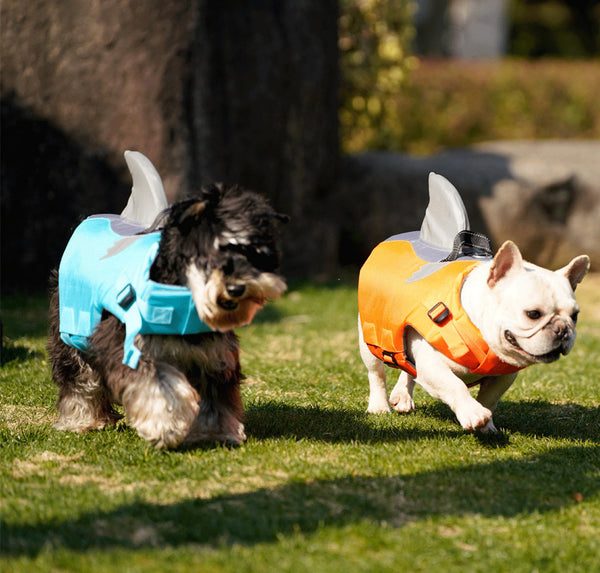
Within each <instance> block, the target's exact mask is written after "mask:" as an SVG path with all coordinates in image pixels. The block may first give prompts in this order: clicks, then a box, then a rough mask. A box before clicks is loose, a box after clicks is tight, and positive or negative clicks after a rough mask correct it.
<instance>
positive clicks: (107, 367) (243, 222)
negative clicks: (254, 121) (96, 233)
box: [48, 185, 287, 447]
mask: <svg viewBox="0 0 600 573" xmlns="http://www.w3.org/2000/svg"><path fill="white" fill-rule="evenodd" d="M285 220H287V217H286V216H284V215H280V214H278V213H276V212H275V211H274V210H273V209H272V208H271V207H270V206H269V205H268V204H267V203H266V202H265V201H264V199H262V198H261V197H260V196H259V195H257V194H255V193H252V192H249V191H245V190H243V189H241V188H240V187H237V186H235V187H223V186H221V185H212V186H210V187H208V188H206V189H204V190H203V191H202V192H201V194H200V196H199V197H196V198H191V199H187V200H184V201H181V202H178V203H175V204H174V205H172V206H171V207H170V208H169V209H168V210H167V211H166V212H165V213H163V214H162V215H161V216H160V217H159V218H158V219H157V221H156V222H155V224H154V225H153V227H152V228H151V229H150V230H155V229H156V228H160V229H161V231H162V235H161V240H160V243H159V249H158V254H157V256H156V258H155V260H154V263H153V264H152V267H151V270H150V278H151V279H152V280H154V281H156V282H161V283H165V284H174V285H188V283H189V280H190V276H189V269H190V267H191V266H192V267H194V268H196V269H197V270H198V273H197V274H199V275H201V276H202V277H204V279H205V280H206V284H207V285H208V284H209V283H210V284H211V285H212V288H211V289H208V290H206V292H211V293H212V292H213V291H214V292H216V293H217V294H216V295H215V298H216V300H210V301H209V303H210V309H211V312H214V313H215V317H213V318H214V320H215V324H217V325H220V326H219V328H218V330H219V331H216V332H211V333H208V334H198V335H192V336H158V335H152V336H144V337H143V342H142V344H141V346H142V357H141V359H140V363H139V365H138V368H137V369H136V370H132V369H131V368H129V367H128V366H126V365H124V364H123V363H122V361H123V342H124V338H125V327H124V325H123V324H122V323H121V322H120V321H119V320H118V319H117V318H115V317H114V316H112V315H110V314H108V313H107V314H106V316H105V317H104V318H103V320H102V321H101V322H100V324H99V325H98V327H97V328H96V330H95V331H94V333H93V334H92V336H91V338H90V341H89V342H90V344H89V351H88V352H86V353H82V352H80V351H78V350H76V349H74V348H72V347H70V346H67V345H65V344H64V343H63V342H62V340H61V338H60V331H59V330H60V329H59V292H58V275H57V273H54V275H53V278H52V283H53V293H52V297H51V304H50V333H49V343H48V350H49V355H50V359H51V365H52V376H53V378H54V380H55V382H56V384H57V386H58V391H59V396H58V403H57V408H58V410H59V420H58V422H57V424H56V425H57V427H58V428H59V429H66V430H74V431H86V430H89V429H99V428H103V427H105V426H107V425H110V424H113V423H114V422H115V421H116V420H117V419H118V417H119V416H118V414H117V413H116V412H115V410H114V409H113V405H114V404H121V405H123V408H124V410H125V414H126V415H127V417H128V419H129V422H130V423H131V424H132V425H133V426H134V427H136V429H137V430H138V432H139V433H140V434H141V435H142V436H143V437H144V438H146V439H147V440H148V441H149V442H150V443H153V444H154V445H156V446H157V447H174V446H177V445H179V444H180V443H182V442H183V443H186V444H190V443H195V442H199V441H223V442H230V443H236V444H237V443H240V442H241V441H242V440H243V439H244V438H245V436H244V432H243V425H242V417H243V406H242V402H241V398H240V393H239V385H240V382H241V380H242V373H241V369H240V363H239V343H238V339H237V336H236V335H235V334H234V332H233V327H235V326H238V323H240V324H241V323H244V322H249V320H251V319H252V317H253V316H254V312H256V310H257V309H258V308H259V307H260V306H262V304H263V303H264V301H265V300H266V299H268V298H274V297H276V296H279V295H280V294H281V293H282V292H283V290H285V283H284V282H283V280H282V279H281V277H280V276H279V274H278V272H277V270H278V267H279V250H278V247H277V231H278V223H279V222H282V221H285ZM200 286H202V285H200ZM196 287H197V288H200V287H198V285H196ZM194 300H195V301H196V299H194ZM196 306H197V309H198V312H199V314H200V317H201V318H202V319H203V320H204V321H205V322H207V323H209V322H208V320H209V318H205V317H204V315H203V314H202V313H203V309H202V308H198V302H197V301H196ZM245 309H249V310H247V311H246V310H245ZM242 311H243V312H242ZM206 316H209V317H211V316H212V315H211V314H210V312H207V313H206Z"/></svg>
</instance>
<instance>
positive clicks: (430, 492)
mask: <svg viewBox="0 0 600 573" xmlns="http://www.w3.org/2000/svg"><path fill="white" fill-rule="evenodd" d="M599 459H600V449H599V448H598V447H597V446H593V447H587V448H585V447H568V448H558V449H554V450H551V451H549V452H544V453H542V454H537V455H533V456H528V457H527V458H520V459H506V460H499V461H494V462H492V463H472V464H468V465H465V466H462V467H455V468H447V467H446V468H443V469H441V470H436V471H424V472H420V473H416V474H412V475H402V476H391V477H364V476H362V477H361V476H358V477H347V478H341V479H332V480H315V481H310V482H306V483H290V484H287V485H285V486H282V487H279V488H273V489H260V490H257V491H252V492H249V493H242V494H233V495H223V496H218V497H213V498H210V499H200V498H194V499H189V500H185V501H183V502H180V503H175V504H172V505H163V504H151V503H146V502H143V503H142V502H136V503H132V504H129V505H124V506H121V507H119V508H117V509H114V510H112V511H92V512H89V513H84V514H81V515H78V516H77V517H74V518H71V519H52V520H51V521H49V522H46V523H35V524H14V523H5V524H4V526H3V530H2V552H3V554H4V555H5V556H6V557H8V556H23V555H27V556H35V555H37V554H38V553H39V552H40V551H42V550H43V551H47V550H48V549H53V548H54V549H56V548H66V549H69V550H73V551H86V550H97V549H101V550H110V549H131V550H140V549H143V548H150V549H151V548H162V547H170V548H173V547H178V546H186V545H188V544H192V545H200V546H211V547H222V546H223V544H233V543H241V544H245V545H253V544H258V543H275V542H277V540H278V539H280V538H281V536H282V535H283V536H286V535H294V534H297V533H302V534H306V535H310V534H312V533H314V532H316V531H317V530H318V529H319V528H322V527H323V526H329V527H330V526H333V527H344V526H348V525H353V524H360V523H365V522H370V523H374V524H383V523H384V522H385V523H386V524H387V525H386V526H387V527H389V526H392V527H402V526H404V525H406V524H407V523H410V522H414V521H417V520H422V519H427V518H429V517H432V516H434V517H435V516H441V517H443V516H467V515H471V514H477V515H483V516H485V517H490V518H494V517H506V518H511V517H516V516H519V517H523V518H526V517H527V515H529V514H532V515H533V514H536V515H537V514H540V513H545V512H551V511H556V510H558V509H560V508H563V507H567V506H569V505H573V504H575V503H577V501H576V499H577V500H583V501H585V500H587V499H588V498H590V497H592V496H596V495H597V494H598V491H599V490H600V481H598V479H597V468H598V461H599ZM165 486H166V487H168V485H167V484H165ZM66 494H67V492H65V495H66ZM575 494H576V495H575ZM103 495H104V494H101V493H98V494H97V496H98V499H99V502H100V503H101V500H102V498H103ZM107 501H109V498H107Z"/></svg>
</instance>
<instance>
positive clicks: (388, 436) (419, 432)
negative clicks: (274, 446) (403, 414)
mask: <svg viewBox="0 0 600 573" xmlns="http://www.w3.org/2000/svg"><path fill="white" fill-rule="evenodd" d="M394 416H395V415H394V414H389V415H384V416H374V415H370V414H366V413H364V412H357V411H352V410H339V409H328V408H322V407H319V406H294V405H288V404H285V403H282V402H275V401H268V402H261V403H258V404H251V405H249V406H248V407H247V410H246V413H245V426H246V433H247V434H248V435H251V436H252V437H254V438H256V439H258V440H266V439H269V438H291V439H294V440H303V439H309V440H319V441H323V442H330V443H348V442H363V443H381V442H396V441H398V440H407V439H412V440H416V439H422V438H424V437H434V436H439V435H442V434H443V435H446V436H448V435H458V434H460V433H462V430H461V429H460V427H458V426H457V427H456V430H455V431H452V430H450V431H448V430H447V429H437V428H418V427H414V425H411V426H410V427H399V426H398V424H396V421H395V420H394Z"/></svg>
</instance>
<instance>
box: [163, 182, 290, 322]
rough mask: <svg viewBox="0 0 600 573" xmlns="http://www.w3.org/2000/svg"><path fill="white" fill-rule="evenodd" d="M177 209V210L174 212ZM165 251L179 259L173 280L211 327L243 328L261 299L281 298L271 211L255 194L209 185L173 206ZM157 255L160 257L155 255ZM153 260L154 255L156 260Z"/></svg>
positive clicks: (276, 217) (274, 215)
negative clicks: (195, 197) (188, 293)
mask: <svg viewBox="0 0 600 573" xmlns="http://www.w3.org/2000/svg"><path fill="white" fill-rule="evenodd" d="M178 211H181V212H178ZM171 217H172V218H173V219H174V221H173V223H174V224H173V225H172V226H171V227H169V224H167V226H166V227H165V230H164V231H163V235H164V236H165V237H167V236H168V237H171V238H172V244H171V245H170V247H169V248H167V243H168V240H165V249H164V251H165V253H163V254H166V255H167V258H168V253H169V252H171V253H173V252H175V253H178V256H179V257H180V258H181V263H180V267H179V268H178V269H177V274H178V278H177V279H176V280H177V282H179V283H180V284H184V285H186V286H187V287H188V288H189V289H190V291H191V293H192V298H193V300H194V304H195V305H196V309H197V311H198V315H199V316H200V318H201V319H202V321H203V322H205V323H206V324H207V325H209V326H210V327H211V328H213V329H215V330H218V331H227V330H232V329H233V328H235V327H237V326H242V325H245V324H249V323H250V322H251V321H252V319H253V318H254V315H255V314H256V312H257V311H258V310H260V308H262V306H263V305H264V304H265V302H266V301H267V300H272V299H275V298H278V297H279V296H281V295H282V294H283V293H284V292H285V290H286V284H285V281H284V280H283V278H282V277H281V276H280V275H279V273H278V269H279V251H278V248H277V244H276V238H277V231H278V228H277V225H278V222H281V221H285V220H286V219H287V218H286V217H285V216H283V215H279V214H278V213H276V212H275V211H274V210H273V209H272V208H271V207H270V206H269V205H268V204H267V203H266V202H265V201H264V200H263V199H262V198H261V197H260V196H258V195H256V194H254V193H251V192H247V191H243V190H241V189H239V188H237V187H234V188H225V189H224V188H223V187H220V186H213V187H211V188H210V189H209V190H205V192H204V196H203V197H201V198H199V199H198V200H193V201H188V202H185V204H184V205H183V206H181V207H177V208H174V209H173V211H172V215H171ZM159 254H160V253H159ZM157 258H158V257H157Z"/></svg>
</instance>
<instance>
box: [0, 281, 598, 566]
mask: <svg viewBox="0 0 600 573" xmlns="http://www.w3.org/2000/svg"><path fill="white" fill-rule="evenodd" d="M598 279H599V277H589V278H588V279H586V281H584V283H583V285H582V287H580V290H581V292H580V296H579V299H580V303H581V306H582V308H583V312H582V318H581V323H580V327H579V337H578V341H577V344H576V346H575V349H574V350H573V352H572V353H571V355H569V357H567V358H566V359H563V361H560V362H558V363H555V364H552V365H545V366H541V367H533V368H530V369H528V370H526V371H525V372H524V373H522V374H521V375H520V376H519V379H518V381H517V383H516V384H515V385H514V387H513V388H511V390H509V392H508V393H507V395H506V396H505V400H504V401H503V402H502V403H501V404H500V406H499V407H498V410H497V413H496V415H495V421H496V425H497V426H499V427H500V428H501V430H502V432H501V434H500V435H499V436H497V437H492V438H482V437H480V436H477V435H475V434H471V433H465V432H463V431H462V430H461V429H460V427H459V426H458V424H457V422H456V420H455V419H454V416H453V415H452V413H451V411H450V410H449V408H447V407H446V406H445V405H444V404H441V403H439V402H436V401H435V400H433V399H432V398H430V397H429V396H428V395H426V394H425V393H424V392H422V391H420V389H419V388H417V390H416V392H415V401H416V404H417V412H415V413H413V414H411V415H407V416H400V415H396V414H394V415H391V414H390V415H384V416H368V415H366V414H365V413H364V411H365V409H366V405H367V396H368V387H367V383H366V374H365V371H364V367H363V366H362V363H361V361H360V357H359V355H358V351H357V345H356V333H355V328H356V290H355V288H354V286H353V285H350V284H348V283H338V284H336V285H329V286H318V287H317V286H310V285H303V286H298V287H296V288H292V289H290V292H289V294H287V295H286V296H285V297H284V298H283V299H282V300H281V301H278V302H277V303H275V304H272V305H270V306H269V307H268V308H266V309H265V310H264V311H263V313H262V314H261V315H259V317H258V318H257V321H255V323H254V324H253V325H252V326H250V327H247V328H245V329H242V330H240V332H239V334H240V337H241V341H242V348H243V354H242V364H243V368H244V371H245V373H246V376H247V380H246V384H245V385H244V388H243V397H244V402H245V406H246V433H247V434H248V440H247V442H246V443H245V444H244V445H242V446H241V447H239V448H225V447H202V448H198V449H193V450H186V451H156V450H154V449H152V448H148V447H147V446H146V444H145V443H144V441H143V440H142V439H141V438H139V437H138V436H137V434H136V433H135V432H133V431H132V430H131V429H130V428H129V427H127V425H125V424H120V425H119V426H117V427H116V428H113V429H109V430H105V431H100V432H91V433H89V434H86V435H76V434H69V433H60V432H57V431H56V430H54V429H53V428H52V421H53V419H54V416H55V414H54V411H53V406H54V402H55V400H56V391H55V388H54V386H53V384H52V381H51V379H50V373H49V366H48V361H47V357H46V354H45V349H44V344H45V340H44V331H45V328H46V325H45V320H46V317H45V306H46V301H45V300H43V299H42V298H37V299H27V298H9V299H5V300H3V301H2V317H3V321H4V334H5V359H6V362H5V365H4V367H3V368H2V369H1V370H0V500H1V505H0V518H1V520H2V521H1V527H0V535H1V538H0V569H2V571H3V572H4V571H6V572H12V571H22V572H25V571H27V572H29V571H33V570H35V571H84V572H85V571H108V570H115V571H119V572H121V571H132V572H133V571H161V572H163V571H169V572H178V571H190V570H198V571H209V572H212V571H217V572H221V571H223V572H229V571H261V572H264V571H277V572H280V571H293V572H298V571H299V572H302V571H311V572H319V571H327V572H328V573H334V572H338V571H339V572H344V573H349V572H354V571H377V572H379V571H395V572H397V571H440V570H443V571H449V572H453V571H461V572H462V571H465V570H468V571H474V572H477V571H486V572H489V571H494V572H496V571H511V572H520V571H523V572H531V571H544V572H549V571H550V572H552V571H561V572H562V571H564V570H569V571H581V572H589V571H594V570H600V534H599V532H600V446H599V444H600V409H599V406H600V387H599V385H598V375H599V372H600V295H599V294H598V293H599V292H600V280H598ZM588 281H589V282H588ZM586 282H588V284H587V285H586ZM391 382H392V383H393V381H391Z"/></svg>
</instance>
